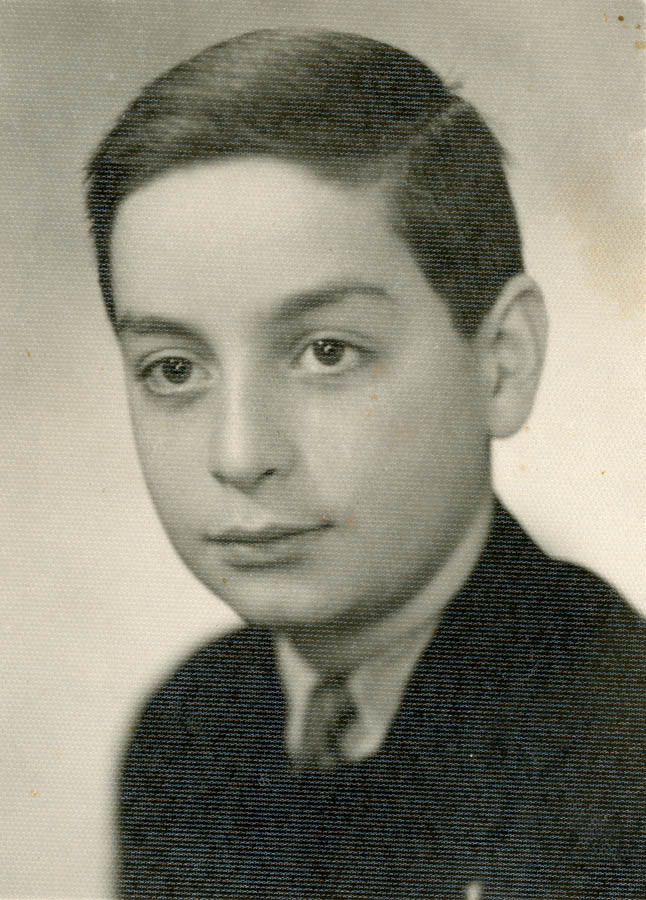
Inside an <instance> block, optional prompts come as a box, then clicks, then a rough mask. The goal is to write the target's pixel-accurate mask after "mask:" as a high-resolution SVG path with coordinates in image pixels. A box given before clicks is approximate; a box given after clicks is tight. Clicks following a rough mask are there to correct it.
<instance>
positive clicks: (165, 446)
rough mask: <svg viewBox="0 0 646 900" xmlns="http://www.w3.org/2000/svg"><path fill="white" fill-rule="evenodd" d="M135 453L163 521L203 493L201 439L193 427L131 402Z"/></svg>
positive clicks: (170, 519)
mask: <svg viewBox="0 0 646 900" xmlns="http://www.w3.org/2000/svg"><path fill="white" fill-rule="evenodd" d="M130 413H131V421H132V429H133V434H134V439H135V445H136V447H137V454H138V457H139V462H140V465H141V469H142V472H143V476H144V479H145V481H146V485H147V487H148V491H149V493H150V496H151V498H152V500H153V503H154V505H155V508H156V510H157V512H158V513H159V515H160V517H161V518H162V520H163V521H164V523H165V524H166V525H167V527H168V526H172V522H173V521H174V520H181V519H184V518H185V517H186V516H188V515H189V514H190V506H191V503H192V498H194V497H195V496H198V497H199V496H200V495H202V496H203V488H204V485H203V484H202V478H200V477H199V475H200V473H199V461H200V458H201V451H200V448H201V447H202V441H201V438H200V435H199V433H196V430H195V428H192V427H188V423H184V425H183V426H182V425H181V424H178V422H177V421H175V419H174V418H172V417H163V416H156V415H155V414H154V413H151V411H150V410H149V409H146V408H143V409H142V407H141V406H139V405H138V404H137V403H136V401H134V402H133V401H131V403H130Z"/></svg>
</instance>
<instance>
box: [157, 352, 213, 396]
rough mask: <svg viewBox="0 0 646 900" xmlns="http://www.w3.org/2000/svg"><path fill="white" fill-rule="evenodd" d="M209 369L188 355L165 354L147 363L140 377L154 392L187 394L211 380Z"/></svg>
mask: <svg viewBox="0 0 646 900" xmlns="http://www.w3.org/2000/svg"><path fill="white" fill-rule="evenodd" d="M210 377H211V376H210V373H209V371H208V370H207V369H206V368H205V367H204V366H202V365H200V364H199V363H196V362H194V361H193V360H192V359H188V358H187V357H186V356H164V357H161V358H160V359H156V360H153V362H150V363H147V364H145V365H144V366H143V367H142V368H141V370H140V371H139V378H140V379H141V380H142V381H143V382H144V383H145V385H146V389H147V390H149V391H150V392H151V393H153V394H162V395H169V394H187V393H189V392H190V393H193V392H195V391H197V390H200V389H201V388H202V387H203V386H204V385H205V384H206V383H207V382H208V381H209V380H210Z"/></svg>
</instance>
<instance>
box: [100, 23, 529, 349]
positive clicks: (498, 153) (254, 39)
mask: <svg viewBox="0 0 646 900" xmlns="http://www.w3.org/2000/svg"><path fill="white" fill-rule="evenodd" d="M259 154H264V155H270V156H274V157H278V158H280V159H284V160H291V161H294V162H298V163H301V164H304V165H307V166H308V167H310V168H311V169H312V170H314V171H315V172H316V173H317V174H320V175H321V176H322V177H328V178H331V179H333V180H335V181H337V182H341V183H343V182H347V183H355V184H356V183H362V182H365V183H370V182H375V183H376V182H380V181H383V183H384V189H385V190H388V191H389V196H390V205H389V208H390V211H391V216H392V225H393V227H394V229H395V230H396V232H397V233H398V234H399V235H400V236H401V237H402V238H403V239H404V240H405V241H406V243H407V245H408V246H409V248H410V250H411V252H412V254H413V256H414V258H415V260H416V262H417V264H418V265H419V267H420V269H421V270H422V272H423V273H424V275H425V277H426V278H427V280H428V281H429V283H430V285H431V286H432V287H433V289H434V290H435V291H436V292H437V293H438V294H439V295H440V296H441V297H442V298H443V299H444V300H445V301H446V302H447V303H448V305H449V309H450V313H451V317H452V320H453V322H454V324H455V326H456V328H457V329H458V331H459V332H460V333H462V334H463V335H465V336H467V337H468V336H470V335H472V334H474V332H475V331H476V330H477V328H478V325H479V324H480V321H481V320H482V318H483V316H484V315H485V314H486V312H487V310H488V309H489V308H490V307H491V306H492V305H493V303H494V302H495V299H496V297H497V296H498V294H499V293H500V290H501V289H502V287H503V285H504V283H505V282H506V281H507V280H508V279H509V278H510V277H511V276H513V275H515V274H517V273H518V272H520V271H522V269H523V260H522V250H521V240H520V234H519V229H518V223H517V219H516V214H515V210H514V205H513V201H512V199H511V196H510V193H509V188H508V185H507V180H506V178H505V173H504V170H503V151H502V150H501V147H500V146H499V144H498V142H497V141H496V138H495V137H494V136H493V134H492V133H491V131H490V130H489V129H488V127H487V126H486V125H485V123H484V122H483V121H482V119H481V118H480V116H479V115H478V113H477V112H476V110H475V109H474V108H473V106H471V105H470V104H469V103H467V102H466V101H465V100H463V99H462V98H460V97H459V96H457V95H456V94H454V93H452V92H451V91H450V90H448V89H447V88H446V87H445V85H444V84H443V83H442V81H441V79H440V78H439V77H438V76H437V75H436V74H434V73H433V72H432V71H431V70H430V69H429V68H428V67H427V66H426V65H424V63H422V62H421V61H420V60H418V59H416V58H415V57H413V56H411V55H409V54H408V53H405V52H404V51H402V50H399V49H396V48H394V47H391V46H389V45H388V44H385V43H380V42H377V41H373V40H370V39H368V38H364V37H361V36H359V35H354V34H345V33H339V32H332V31H303V32H297V31H290V30H263V31H254V32H250V33H248V34H243V35H240V36H238V37H234V38H232V39H230V40H227V41H223V42H222V43H219V44H216V45H214V46H212V47H208V48H207V49H206V50H204V51H202V52H201V53H199V54H198V55H197V56H194V57H192V58H191V59H189V60H187V61H185V62H182V63H180V64H179V65H177V66H175V67H174V68H172V69H170V70H169V71H168V72H166V73H165V74H163V75H161V76H160V77H158V78H157V79H155V80H154V81H153V82H151V83H150V84H149V85H148V86H147V87H145V88H144V89H143V91H142V93H141V94H140V95H139V96H138V97H137V98H136V99H135V100H134V101H133V102H132V103H131V104H130V105H129V106H128V108H127V109H126V110H125V112H124V113H123V114H122V116H121V117H120V118H119V120H118V121H117V123H116V125H115V126H114V128H113V129H112V130H111V131H110V132H109V133H108V134H107V135H106V137H105V138H104V139H103V141H102V142H101V143H100V145H99V147H98V149H97V150H96V153H95V154H94V156H93V158H92V159H91V161H90V163H89V165H88V195H87V204H88V211H89V216H90V222H91V229H92V235H93V238H94V243H95V247H96V253H97V262H98V270H99V281H100V285H101V290H102V293H103V297H104V300H105V305H106V308H107V311H108V314H109V316H110V318H111V321H112V322H113V324H114V323H115V307H114V299H113V295H112V284H111V276H110V239H111V231H112V226H113V223H114V219H115V214H116V212H117V209H118V206H119V204H120V203H121V201H122V200H124V198H126V197H127V196H128V195H129V194H131V193H132V192H133V191H135V190H137V188H138V187H140V186H141V185H143V184H145V183H146V182H149V181H150V180H151V179H153V178H155V177H156V176H157V175H159V174H161V173H163V172H166V171H168V170H169V169H171V168H174V167H176V166H183V165H187V164H190V163H192V162H196V161H207V160H216V159H225V158H227V157H229V158H230V157H239V156H251V155H259Z"/></svg>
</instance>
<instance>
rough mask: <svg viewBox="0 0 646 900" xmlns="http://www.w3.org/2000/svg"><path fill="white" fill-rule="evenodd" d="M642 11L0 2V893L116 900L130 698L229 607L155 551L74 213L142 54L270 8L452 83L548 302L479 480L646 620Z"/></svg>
mask: <svg viewBox="0 0 646 900" xmlns="http://www.w3.org/2000/svg"><path fill="white" fill-rule="evenodd" d="M619 16H623V21H621V20H620V19H619V18H618V17H619ZM644 18H645V17H644V8H643V5H642V4H641V3H636V2H634V0H632V2H631V0H627V2H625V3H617V2H611V0H608V2H607V3H606V4H605V5H604V3H603V2H601V3H597V2H593V0H482V2H473V0H468V2H467V0H453V2H433V0H409V2H406V0H403V2H401V3H399V4H398V3H393V2H392V0H374V2H369V0H365V2H362V0H328V2H307V0H292V2H282V3H280V2H273V0H246V2H244V3H243V2H237V0H183V2H182V0H133V2H108V0H102V2H101V0H98V2H92V0H88V2H66V0H23V2H6V0H5V2H0V54H1V55H0V83H1V91H2V99H1V101H0V116H1V121H0V141H2V149H1V159H2V165H1V171H0V178H1V179H2V182H1V183H2V188H1V190H2V195H1V197H0V200H1V204H2V205H1V209H2V225H1V226H0V242H1V247H0V279H1V282H2V286H1V294H0V297H1V302H2V310H3V317H2V329H1V331H2V338H1V340H2V343H3V347H2V356H1V360H2V366H3V378H2V383H3V392H2V411H1V414H0V429H1V433H2V443H3V447H2V455H1V457H0V466H1V471H2V475H3V476H6V477H3V481H5V482H6V486H3V494H2V496H3V497H4V498H5V500H4V503H6V504H7V505H6V506H5V507H4V510H5V511H4V512H3V514H2V526H3V533H2V535H1V536H0V555H1V557H2V588H1V590H2V616H1V620H0V621H1V626H2V636H3V646H2V648H0V654H1V655H0V666H1V678H2V694H3V716H6V721H4V722H3V723H2V724H1V726H0V727H1V730H2V735H3V743H6V747H5V749H4V750H3V752H2V763H1V771H2V775H3V782H4V783H3V786H2V790H1V799H0V803H1V809H0V823H1V825H0V828H1V829H2V842H1V847H0V855H1V857H2V858H0V895H1V896H3V897H44V896H52V897H53V896H59V897H70V898H71V897H91V896H93V897H99V896H107V895H108V894H109V878H108V873H109V869H110V859H111V853H112V843H111V842H112V831H111V827H110V815H111V808H110V800H111V795H112V791H113V783H114V771H115V760H116V758H117V755H118V752H119V750H120V747H121V742H122V740H123V735H124V733H125V729H126V726H127V722H128V720H129V718H130V716H131V715H132V710H133V708H134V705H135V704H136V703H137V701H138V699H139V698H140V697H141V695H142V692H144V691H146V690H147V689H148V688H149V687H150V686H151V685H152V684H153V683H154V682H155V681H156V680H157V679H158V678H159V677H160V675H161V674H163V673H164V672H165V671H166V670H167V669H168V668H169V667H170V666H171V665H173V664H174V663H175V661H176V660H177V658H178V655H181V654H183V653H185V652H187V651H188V650H189V648H190V647H191V646H193V645H194V644H196V643H197V642H200V641H202V640H204V639H205V638H206V637H208V636H210V635H212V634H214V633H215V632H217V631H218V630H220V629H221V628H223V627H224V626H225V625H227V624H229V623H231V622H232V621H233V619H232V617H231V615H230V614H229V613H227V612H226V611H225V610H224V609H223V607H222V606H221V605H220V604H219V602H218V601H217V600H214V598H213V597H212V596H210V595H209V594H208V593H207V592H206V590H205V589H203V588H201V587H200V586H199V585H198V584H197V583H196V582H195V581H194V580H193V578H192V577H191V576H190V575H189V574H188V572H187V571H185V570H184V569H183V567H182V565H181V564H180V563H179V562H178V561H177V560H176V559H175V557H174V555H173V553H172V551H171V550H170V548H169V546H168V544H167V541H166V539H165V537H164V536H163V534H162V532H161V529H160V527H159V526H158V525H157V523H156V520H155V517H154V514H153V512H152V508H151V505H150V503H149V501H148V498H147V496H146V494H145V491H144V488H143V486H142V481H141V478H140V475H139V472H138V469H137V464H136V460H135V457H134V453H133V447H132V444H131V440H130V436H129V433H128V422H127V418H126V410H125V405H124V401H123V397H122V385H121V379H120V372H119V368H118V367H119V359H118V356H117V352H116V348H115V346H114V344H113V342H112V338H111V334H110V330H109V328H108V325H107V323H106V321H105V320H104V318H103V313H102V310H101V307H100V301H99V294H98V289H97V285H96V279H95V273H94V270H93V263H92V256H91V253H90V249H89V241H88V239H87V237H86V224H85V222H84V216H83V209H82V189H81V180H82V170H83V165H84V162H85V160H86V158H87V156H88V154H89V152H90V150H91V148H92V147H93V146H94V144H95V143H96V141H97V140H98V139H99V137H100V135H101V134H102V132H103V131H104V130H105V129H106V128H107V127H108V125H109V124H110V123H111V121H112V120H113V118H114V117H115V116H116V115H117V114H118V112H119V111H120V109H121V108H122V106H123V105H124V103H125V101H126V100H128V99H129V98H130V97H132V96H133V94H134V93H135V92H136V91H137V89H138V87H139V86H140V85H141V83H142V82H143V81H144V80H147V79H149V78H151V77H153V76H154V75H155V74H157V73H158V72H159V71H160V70H161V69H162V68H165V67H167V66H169V65H171V64H173V63H175V62H176V61H178V60H180V59H181V58H183V57H185V56H186V55H188V54H190V53H193V52H197V51H198V50H200V49H202V47H203V46H205V45H206V44H207V43H213V42H215V41H217V40H220V39H222V38H224V37H227V36H229V35H231V34H235V33H237V32H240V31H245V30H248V29H250V28H256V27H262V26H271V25H281V24H282V25H322V26H332V27H337V28H343V29H348V30H357V31H360V32H363V33H365V34H367V35H370V36H373V37H376V38H382V39H386V40H389V41H390V42H393V43H396V44H399V45H400V46H402V47H404V48H406V49H408V50H410V51H412V52H414V53H417V54H418V55H420V56H421V57H423V58H424V59H425V60H426V61H428V62H429V63H430V64H431V65H432V66H434V67H435V68H437V70H438V71H439V72H440V73H441V74H442V75H443V76H445V77H447V78H448V79H449V80H451V81H456V80H459V81H461V82H462V83H463V85H464V87H463V93H464V94H465V96H467V97H468V98H469V99H471V100H472V101H474V102H475V103H476V105H477V106H478V107H479V108H480V109H481V111H482V112H483V113H484V115H485V117H486V118H487V119H488V121H489V122H490V124H491V125H492V127H493V128H494V130H495V131H496V132H497V134H498V136H499V137H500V139H501V140H502V142H503V143H504V145H505V146H506V147H507V148H508V150H509V151H510V155H511V166H510V178H511V182H512V188H513V190H514V193H515V196H516V200H517V203H518V207H519V213H520V218H521V222H522V225H523V228H524V234H525V243H526V258H527V262H528V267H529V270H530V271H531V273H532V274H533V275H535V276H536V277H537V279H538V280H539V281H540V282H541V284H542V285H543V287H544V289H545V292H546V295H547V301H548V305H549V311H550V318H551V344H550V351H549V357H548V361H547V369H546V373H545V378H544V382H543V387H542V390H541V393H540V396H539V399H538V402H537V405H536V409H535V412H534V415H533V416H532V418H531V420H530V422H529V424H528V426H527V428H526V429H525V431H524V432H523V433H521V434H520V435H518V436H517V437H516V438H514V439H513V440H511V441H508V442H505V444H504V445H501V446H499V447H498V448H497V452H496V474H497V485H498V488H499V491H500V493H501V494H502V496H503V498H504V499H505V500H506V501H507V503H508V504H509V505H510V506H511V508H512V509H513V510H514V511H515V512H516V513H517V514H518V515H519V517H520V518H521V520H522V521H523V522H524V523H525V524H526V525H527V526H528V527H529V529H530V530H531V532H532V533H533V534H534V536H535V537H537V538H538V539H539V540H540V541H541V542H542V543H543V544H544V546H546V548H547V549H551V550H555V551H558V552H559V553H560V554H561V555H564V556H566V557H568V558H572V559H575V560H577V561H580V562H583V563H585V564H587V565H589V566H591V567H593V568H595V569H596V570H597V571H599V572H600V573H602V574H603V575H604V576H605V577H606V578H608V579H609V580H610V581H612V582H614V583H615V584H617V585H618V586H619V587H620V588H621V589H622V590H623V591H624V592H625V594H626V595H627V596H628V597H629V599H630V600H631V601H632V602H634V603H635V604H637V605H638V606H640V608H641V609H642V610H646V583H645V582H646V579H645V577H644V562H643V560H644V559H645V558H646V547H645V541H644V536H645V531H644V525H645V522H646V496H645V492H646V478H645V474H646V472H645V463H644V456H645V451H644V437H645V433H646V429H645V425H644V397H645V396H646V383H645V381H646V379H645V377H644V365H643V362H644V356H645V353H644V351H645V350H646V341H645V338H644V333H645V324H646V320H645V315H644V308H643V306H642V307H641V309H640V301H641V300H642V299H643V297H644V293H645V291H644V288H645V286H646V283H645V280H644V272H643V263H644V257H645V254H644V251H645V241H644V199H645V198H644V123H645V115H644V113H645V110H644V99H643V96H644V95H643V88H644V86H645V80H644V60H645V58H646V49H645V44H644V42H645V41H646V23H645V21H644ZM637 26H641V28H638V27H637Z"/></svg>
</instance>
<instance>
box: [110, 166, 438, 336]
mask: <svg viewBox="0 0 646 900" xmlns="http://www.w3.org/2000/svg"><path fill="white" fill-rule="evenodd" d="M112 276H113V287H114V298H115V304H116V309H117V316H118V317H121V316H126V317H128V316H134V317H141V316H159V317H160V318H164V317H165V318H172V319H174V320H184V321H190V322H191V323H195V324H199V325H200V326H201V327H208V326H209V325H210V324H212V323H213V322H217V323H218V324H219V325H221V324H222V322H223V321H225V320H226V321H227V322H230V323H231V325H232V327H235V326H236V325H237V324H244V320H245V317H247V318H248V317H249V316H254V317H255V318H257V317H258V316H260V317H263V318H264V317H268V316H272V315H274V314H275V312H276V310H277V309H278V308H279V307H280V306H281V305H282V304H284V301H285V299H286V298H289V297H295V296H296V297H298V296H303V295H307V294H316V293H317V292H318V291H320V290H322V289H327V288H328V287H329V286H330V285H331V284H332V285H339V284H343V285H347V284H363V285H369V286H371V288H374V289H375V293H374V294H373V295H374V296H376V293H377V292H381V293H382V294H384V295H389V296H390V297H393V298H402V297H405V298H407V302H408V303H417V301H418V300H419V299H420V298H421V300H422V301H423V303H424V305H425V306H426V305H427V304H428V303H429V301H430V302H431V305H433V301H432V299H431V297H430V296H429V295H432V293H433V292H432V290H431V289H430V287H429V285H428V282H427V281H426V279H425V278H424V276H423V274H422V273H421V271H420V269H419V268H418V266H417V264H416V262H415V261H414V259H413V257H412V255H411V253H410V251H409V249H408V247H407V246H406V245H405V244H404V242H403V241H402V239H401V238H400V237H399V236H398V235H397V234H396V233H395V231H394V230H393V228H392V227H391V225H390V223H389V216H388V204H387V196H386V194H385V192H384V191H383V190H382V188H381V186H380V185H379V184H372V185H367V186H366V185H362V186H356V185H351V186H348V185H345V184H341V183H338V182H335V181H331V180H329V179H324V178H322V177H320V176H318V175H316V174H315V173H313V172H312V171H310V170H308V169H307V168H305V167H304V166H301V165H297V164H294V163H290V162H283V161H280V160H276V159H272V158H265V157H262V158H254V157H250V158H239V159H234V160H228V161H225V162H222V161H217V162H212V161H211V162H207V163H198V164H193V165H190V166H186V167H183V168H178V169H174V170H172V171H170V172H168V173H166V174H165V175H163V176H161V177H158V178H157V179H155V180H153V181H151V182H149V183H148V184H146V185H144V186H143V187H141V188H140V189H138V190H137V191H135V192H134V193H133V194H132V195H130V196H129V197H128V198H127V199H126V200H125V201H124V202H123V204H122V206H121V208H120V209H119V211H118V213H117V217H116V220H115V225H114V229H113V236H112ZM435 300H436V303H438V302H439V303H440V305H442V306H444V304H442V303H441V301H437V298H435Z"/></svg>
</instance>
